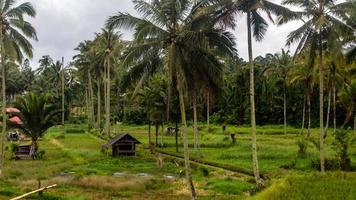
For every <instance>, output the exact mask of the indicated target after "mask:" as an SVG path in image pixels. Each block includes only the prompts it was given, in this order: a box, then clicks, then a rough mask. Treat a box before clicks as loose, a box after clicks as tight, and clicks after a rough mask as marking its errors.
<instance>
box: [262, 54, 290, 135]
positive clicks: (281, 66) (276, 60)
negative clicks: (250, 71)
mask: <svg viewBox="0 0 356 200" xmlns="http://www.w3.org/2000/svg"><path fill="white" fill-rule="evenodd" d="M269 65H270V66H268V68H267V69H266V71H265V73H267V74H268V73H274V74H276V75H277V76H278V78H279V79H281V80H282V83H283V119H284V120H283V121H284V134H287V95H286V93H287V78H288V73H289V71H290V69H291V68H292V67H293V59H292V57H291V56H290V55H289V51H285V50H284V49H282V52H281V53H277V54H274V55H271V62H270V63H269Z"/></svg>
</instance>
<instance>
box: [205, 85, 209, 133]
mask: <svg viewBox="0 0 356 200" xmlns="http://www.w3.org/2000/svg"><path fill="white" fill-rule="evenodd" d="M206 122H207V125H208V130H209V127H210V93H209V91H208V93H207V97H206Z"/></svg>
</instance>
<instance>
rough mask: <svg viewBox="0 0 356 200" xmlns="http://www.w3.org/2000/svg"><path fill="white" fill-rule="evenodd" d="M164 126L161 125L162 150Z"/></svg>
mask: <svg viewBox="0 0 356 200" xmlns="http://www.w3.org/2000/svg"><path fill="white" fill-rule="evenodd" d="M163 135H164V125H163V122H162V123H161V148H163Z"/></svg>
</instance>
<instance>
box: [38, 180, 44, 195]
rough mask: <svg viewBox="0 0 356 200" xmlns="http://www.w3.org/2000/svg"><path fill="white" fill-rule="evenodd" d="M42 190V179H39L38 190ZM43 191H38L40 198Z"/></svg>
mask: <svg viewBox="0 0 356 200" xmlns="http://www.w3.org/2000/svg"><path fill="white" fill-rule="evenodd" d="M40 188H41V179H38V189H40ZM42 194H43V191H38V196H42Z"/></svg>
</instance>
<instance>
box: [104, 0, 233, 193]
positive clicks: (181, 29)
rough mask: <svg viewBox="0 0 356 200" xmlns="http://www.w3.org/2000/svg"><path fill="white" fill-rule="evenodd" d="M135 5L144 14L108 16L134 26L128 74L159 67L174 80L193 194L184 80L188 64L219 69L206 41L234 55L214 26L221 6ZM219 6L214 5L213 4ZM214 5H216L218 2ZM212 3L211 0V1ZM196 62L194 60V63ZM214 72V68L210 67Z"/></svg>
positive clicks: (170, 1)
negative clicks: (208, 7)
mask: <svg viewBox="0 0 356 200" xmlns="http://www.w3.org/2000/svg"><path fill="white" fill-rule="evenodd" d="M134 4H135V8H136V10H137V11H138V13H140V14H141V15H142V18H138V17H134V16H132V15H130V14H127V13H118V14H117V15H116V16H112V17H110V18H109V19H108V21H107V25H108V26H109V27H118V28H129V29H133V30H134V31H135V35H134V41H133V43H132V44H131V46H130V47H129V49H128V52H127V54H126V58H125V60H124V63H123V64H124V65H128V64H129V65H130V71H129V74H130V75H131V79H133V80H135V79H140V81H139V85H142V83H143V82H144V80H145V79H146V78H147V77H148V76H150V75H151V74H154V73H155V72H156V71H157V68H159V67H163V68H164V69H165V73H166V75H167V78H168V79H169V83H172V82H173V81H175V82H176V85H177V90H178V96H179V104H180V110H181V120H182V125H183V127H182V134H183V144H184V160H185V171H186V177H187V182H188V185H189V188H190V191H191V194H192V199H196V192H195V188H194V185H193V180H192V175H191V169H190V162H189V150H188V138H187V120H186V112H185V103H186V96H187V91H188V88H189V86H188V84H187V83H188V82H189V80H191V77H192V76H191V72H192V69H194V68H196V69H199V71H200V72H201V73H203V74H204V73H205V72H206V71H208V70H210V71H219V70H220V69H221V67H222V64H221V63H220V61H219V60H218V58H217V57H216V56H215V55H214V54H212V52H211V51H209V50H208V49H207V48H206V47H207V44H209V46H210V47H211V48H214V49H217V50H219V52H220V53H224V54H230V55H231V56H233V55H235V52H236V50H235V49H234V42H233V37H232V35H231V34H230V33H228V32H224V31H223V30H221V29H220V28H217V26H216V25H217V22H218V21H219V19H220V17H221V12H212V10H214V11H215V9H205V8H207V7H206V6H207V5H208V6H209V5H210V6H212V5H211V4H210V1H208V0H200V1H194V2H193V1H189V0H156V1H151V2H147V1H144V0H135V1H134ZM216 6H217V5H216ZM217 7H218V6H217ZM214 8H215V5H214ZM197 63H198V64H197ZM212 74H213V73H212Z"/></svg>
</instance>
